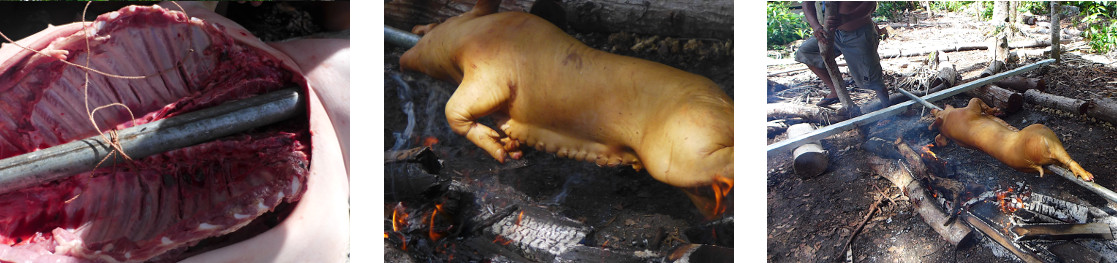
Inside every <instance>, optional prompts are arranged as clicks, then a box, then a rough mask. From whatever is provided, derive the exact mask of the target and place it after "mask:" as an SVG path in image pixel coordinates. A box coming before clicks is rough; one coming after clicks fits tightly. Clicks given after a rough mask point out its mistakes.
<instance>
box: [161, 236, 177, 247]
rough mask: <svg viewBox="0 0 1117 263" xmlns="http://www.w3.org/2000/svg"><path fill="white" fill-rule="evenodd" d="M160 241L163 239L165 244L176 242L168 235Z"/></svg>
mask: <svg viewBox="0 0 1117 263" xmlns="http://www.w3.org/2000/svg"><path fill="white" fill-rule="evenodd" d="M160 241H163V245H170V244H171V243H174V241H171V239H170V238H167V237H163V239H161V240H160Z"/></svg>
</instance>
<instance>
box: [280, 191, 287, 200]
mask: <svg viewBox="0 0 1117 263" xmlns="http://www.w3.org/2000/svg"><path fill="white" fill-rule="evenodd" d="M284 196H286V195H284V194H283V192H279V200H283V197H284Z"/></svg>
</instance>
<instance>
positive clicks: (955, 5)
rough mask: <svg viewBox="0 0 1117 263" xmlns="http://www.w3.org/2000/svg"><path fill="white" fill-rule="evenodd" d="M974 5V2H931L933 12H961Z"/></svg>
mask: <svg viewBox="0 0 1117 263" xmlns="http://www.w3.org/2000/svg"><path fill="white" fill-rule="evenodd" d="M973 3H974V1H934V2H931V10H932V11H935V12H938V11H947V12H959V11H962V10H963V9H966V6H969V5H970V4H973Z"/></svg>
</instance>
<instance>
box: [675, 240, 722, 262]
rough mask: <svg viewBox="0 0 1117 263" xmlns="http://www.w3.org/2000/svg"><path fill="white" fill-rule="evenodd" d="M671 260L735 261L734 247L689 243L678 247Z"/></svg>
mask: <svg viewBox="0 0 1117 263" xmlns="http://www.w3.org/2000/svg"><path fill="white" fill-rule="evenodd" d="M667 260H668V261H670V262H733V249H732V248H726V247H719V246H713V245H700V244H689V245H684V246H682V247H679V248H676V249H675V251H674V252H671V255H669V256H668V257H667Z"/></svg>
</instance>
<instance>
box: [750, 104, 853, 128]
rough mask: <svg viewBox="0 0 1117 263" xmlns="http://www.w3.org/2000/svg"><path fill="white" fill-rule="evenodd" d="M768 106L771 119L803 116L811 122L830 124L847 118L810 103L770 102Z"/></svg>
mask: <svg viewBox="0 0 1117 263" xmlns="http://www.w3.org/2000/svg"><path fill="white" fill-rule="evenodd" d="M766 107H767V112H768V113H767V115H768V119H769V120H775V119H787V118H802V119H804V120H806V121H809V122H815V123H822V124H830V123H836V122H840V121H844V120H846V119H847V118H844V117H842V116H841V115H838V114H834V113H832V112H831V111H829V110H827V109H823V108H822V107H819V106H815V105H810V104H796V103H768V105H767V106H766Z"/></svg>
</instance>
